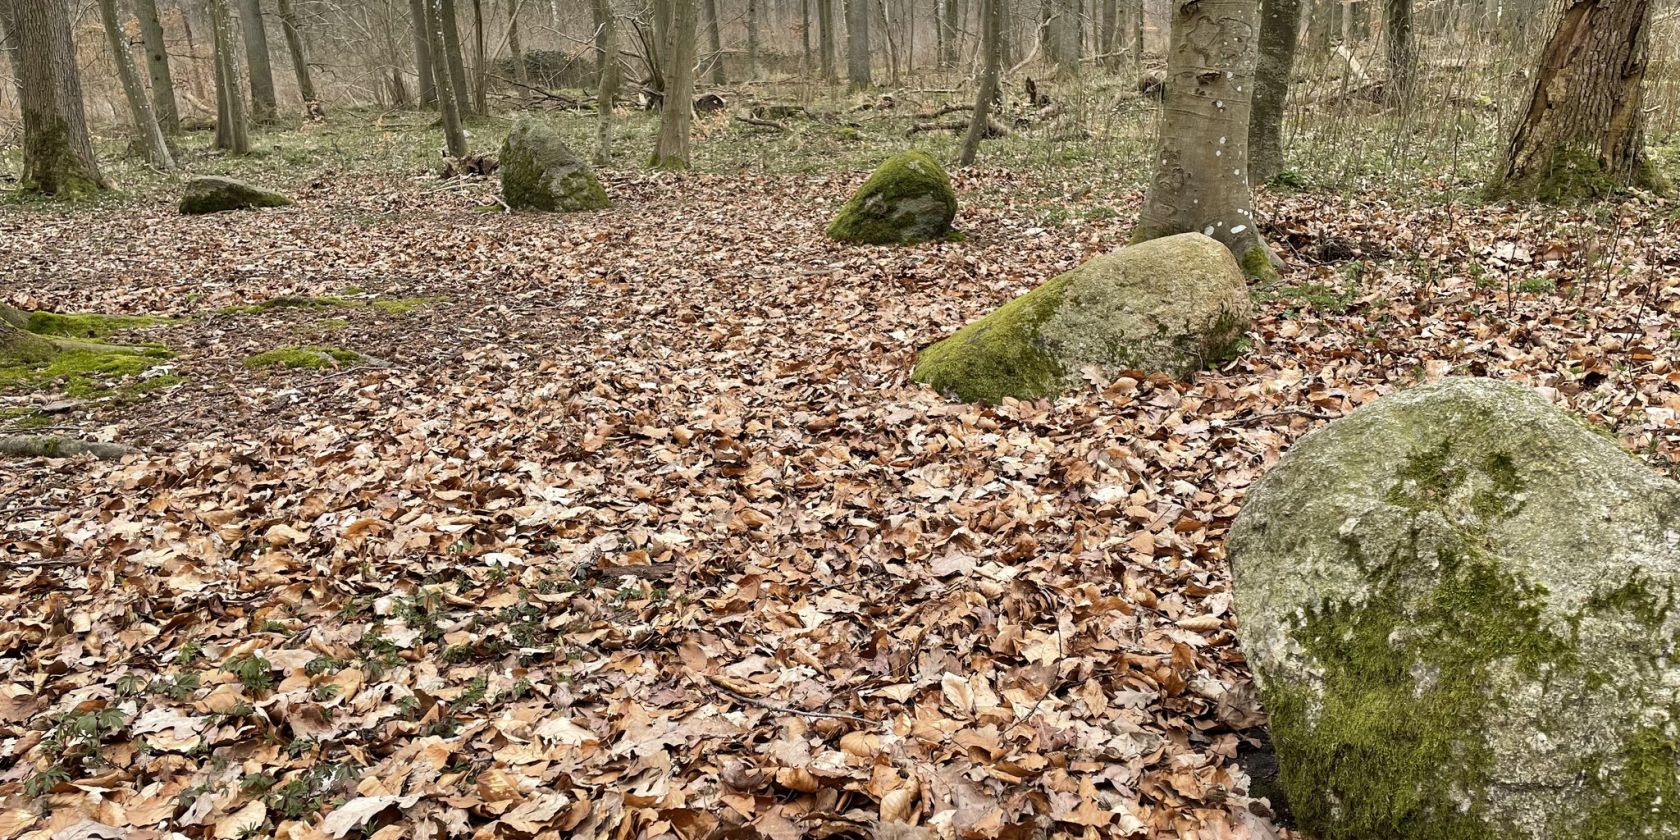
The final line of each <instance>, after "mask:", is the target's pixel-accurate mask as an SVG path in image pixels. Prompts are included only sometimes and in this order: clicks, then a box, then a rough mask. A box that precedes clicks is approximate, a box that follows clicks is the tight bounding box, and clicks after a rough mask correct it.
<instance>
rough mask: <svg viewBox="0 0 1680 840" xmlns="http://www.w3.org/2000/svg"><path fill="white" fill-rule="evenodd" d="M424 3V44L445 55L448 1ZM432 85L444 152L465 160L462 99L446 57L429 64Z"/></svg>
mask: <svg viewBox="0 0 1680 840" xmlns="http://www.w3.org/2000/svg"><path fill="white" fill-rule="evenodd" d="M424 2H425V4H426V33H427V35H428V37H427V39H426V40H427V45H428V46H429V47H430V48H431V51H432V55H433V56H447V48H446V47H445V46H444V37H445V36H444V32H445V30H447V28H448V22H447V21H446V20H445V19H444V10H443V7H444V5H445V3H446V2H447V0H424ZM462 75H463V76H464V75H465V74H464V73H463V74H462ZM432 83H433V85H435V86H436V88H437V103H438V116H439V117H440V118H441V122H442V123H443V145H444V149H445V151H447V152H448V154H449V156H450V157H452V158H459V157H465V156H466V154H467V132H466V129H464V128H462V127H461V97H460V96H459V95H458V94H457V93H456V92H455V74H454V73H451V72H450V70H449V61H448V59H447V58H445V59H444V60H442V61H433V62H432Z"/></svg>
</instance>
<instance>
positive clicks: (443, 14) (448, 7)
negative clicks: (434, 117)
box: [432, 0, 473, 154]
mask: <svg viewBox="0 0 1680 840" xmlns="http://www.w3.org/2000/svg"><path fill="white" fill-rule="evenodd" d="M435 1H436V3H437V7H438V8H437V14H438V16H439V18H440V20H441V23H442V27H443V44H442V47H441V48H440V47H439V45H438V43H437V42H436V41H433V42H432V56H433V57H434V59H435V58H436V57H437V56H440V55H441V56H443V65H444V67H445V68H447V70H448V73H449V90H450V91H451V92H452V93H453V94H454V95H455V114H456V118H457V119H460V118H461V117H463V116H465V115H467V114H470V113H472V112H473V110H472V107H473V106H472V96H471V94H472V89H471V88H469V87H468V86H467V61H466V57H465V56H464V55H463V53H462V51H461V27H460V26H459V24H458V21H457V20H456V17H455V0H435ZM442 94H443V88H442V87H439V88H438V95H439V96H442ZM463 154H464V152H463Z"/></svg>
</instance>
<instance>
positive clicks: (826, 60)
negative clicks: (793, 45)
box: [815, 0, 840, 85]
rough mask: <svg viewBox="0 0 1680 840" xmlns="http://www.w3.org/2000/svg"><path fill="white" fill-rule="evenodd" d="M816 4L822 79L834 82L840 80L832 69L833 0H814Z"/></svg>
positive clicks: (830, 82)
mask: <svg viewBox="0 0 1680 840" xmlns="http://www.w3.org/2000/svg"><path fill="white" fill-rule="evenodd" d="M815 2H816V4H817V30H818V37H817V46H818V50H817V51H818V52H819V53H821V54H822V77H823V81H825V82H827V83H829V84H831V85H832V84H834V83H835V82H838V81H840V75H839V73H837V72H836V71H835V69H834V2H835V0H815Z"/></svg>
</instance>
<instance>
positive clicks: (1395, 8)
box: [1383, 0, 1417, 105]
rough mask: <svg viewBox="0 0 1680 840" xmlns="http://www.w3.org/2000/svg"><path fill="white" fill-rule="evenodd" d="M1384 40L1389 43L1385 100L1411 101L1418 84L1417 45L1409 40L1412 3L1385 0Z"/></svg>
mask: <svg viewBox="0 0 1680 840" xmlns="http://www.w3.org/2000/svg"><path fill="white" fill-rule="evenodd" d="M1383 11H1384V20H1383V38H1384V39H1386V40H1387V42H1388V49H1387V57H1388V90H1387V91H1386V93H1387V96H1388V100H1389V101H1390V102H1394V103H1397V104H1400V105H1405V104H1406V103H1408V102H1410V101H1411V98H1412V86H1413V85H1414V84H1416V83H1417V45H1416V41H1415V39H1414V38H1413V37H1412V0H1386V5H1385V6H1384V9H1383Z"/></svg>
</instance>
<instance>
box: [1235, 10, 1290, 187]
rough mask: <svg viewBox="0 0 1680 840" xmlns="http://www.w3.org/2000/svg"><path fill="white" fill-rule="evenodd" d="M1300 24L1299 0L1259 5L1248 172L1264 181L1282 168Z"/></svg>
mask: <svg viewBox="0 0 1680 840" xmlns="http://www.w3.org/2000/svg"><path fill="white" fill-rule="evenodd" d="M1300 24H1301V0H1265V3H1264V5H1262V6H1261V9H1260V43H1259V55H1258V57H1257V60H1256V62H1255V67H1254V101H1253V105H1252V108H1251V110H1250V114H1249V119H1248V174H1249V178H1250V180H1252V181H1253V182H1255V183H1265V182H1267V181H1270V180H1272V179H1273V178H1276V177H1277V176H1278V173H1280V172H1282V171H1283V167H1284V161H1283V113H1284V106H1285V103H1286V102H1287V101H1288V99H1289V80H1290V74H1292V73H1293V72H1294V69H1295V50H1296V47H1297V46H1298V38H1299V33H1300Z"/></svg>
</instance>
